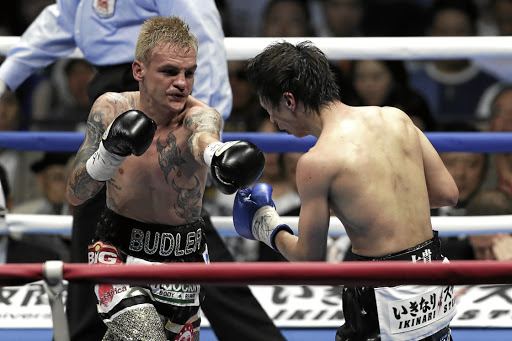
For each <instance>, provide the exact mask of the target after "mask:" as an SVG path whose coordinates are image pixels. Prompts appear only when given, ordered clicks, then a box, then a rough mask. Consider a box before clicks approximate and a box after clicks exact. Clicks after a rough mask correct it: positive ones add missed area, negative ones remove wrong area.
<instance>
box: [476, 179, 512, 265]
mask: <svg viewBox="0 0 512 341" xmlns="http://www.w3.org/2000/svg"><path fill="white" fill-rule="evenodd" d="M511 214H512V197H511V196H510V195H509V194H508V193H506V192H504V191H502V190H500V189H493V190H486V191H482V192H480V193H478V194H477V195H476V196H475V197H474V198H473V199H472V200H471V202H470V203H469V205H468V208H467V215H468V216H485V215H511ZM469 243H470V245H471V247H472V250H473V253H474V259H478V260H512V236H511V235H510V233H494V234H473V235H471V236H469Z"/></svg>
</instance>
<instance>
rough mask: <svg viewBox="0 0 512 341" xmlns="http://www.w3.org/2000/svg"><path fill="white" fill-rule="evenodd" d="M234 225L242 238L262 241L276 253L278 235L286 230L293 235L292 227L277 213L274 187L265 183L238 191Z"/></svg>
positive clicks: (234, 208)
mask: <svg viewBox="0 0 512 341" xmlns="http://www.w3.org/2000/svg"><path fill="white" fill-rule="evenodd" d="M233 224H234V226H235V230H236V232H237V233H238V234H239V235H240V236H242V237H244V238H246V239H253V240H259V241H262V242H264V243H265V244H267V245H268V246H270V247H271V248H272V249H274V250H276V251H278V250H277V248H276V244H275V237H276V235H277V233H278V232H279V231H281V230H285V231H287V232H289V233H291V234H293V231H292V229H291V228H290V226H288V225H286V224H285V223H284V222H283V221H282V220H281V217H279V214H278V213H277V212H276V208H275V204H274V201H273V200H272V186H270V185H269V184H265V183H257V184H255V185H254V187H253V188H252V189H251V188H245V189H241V190H239V191H237V193H236V196H235V202H234V203H233Z"/></svg>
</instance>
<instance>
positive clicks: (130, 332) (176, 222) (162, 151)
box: [67, 16, 264, 341]
mask: <svg viewBox="0 0 512 341" xmlns="http://www.w3.org/2000/svg"><path fill="white" fill-rule="evenodd" d="M197 50H198V41H197V39H196V37H195V36H194V35H193V34H192V33H191V31H190V30H189V27H188V25H187V23H185V22H184V21H183V20H181V19H180V18H178V17H177V16H172V17H153V18H151V19H148V20H146V21H145V22H144V23H143V25H142V27H141V32H140V34H139V37H138V41H137V47H136V50H135V61H134V62H133V64H132V68H133V77H134V79H135V80H137V81H138V83H139V91H130V92H122V93H114V92H109V93H106V94H104V95H102V96H100V97H99V98H98V99H97V100H96V101H95V103H94V104H93V106H92V108H91V112H90V115H89V119H88V122H87V126H88V127H87V133H86V138H85V141H84V143H83V144H82V146H81V147H80V150H79V151H78V153H77V156H76V159H75V162H74V165H73V173H72V174H71V176H70V179H69V183H68V191H67V196H68V200H69V201H70V202H71V203H72V204H73V205H79V204H81V203H83V202H84V201H86V200H88V199H89V198H92V197H93V196H94V195H95V194H96V193H98V191H99V190H100V189H101V188H103V186H105V184H106V187H107V199H106V202H107V207H106V209H105V212H104V213H103V216H102V218H101V220H100V222H99V224H98V228H97V231H96V237H95V242H94V243H93V244H92V245H90V246H89V252H88V257H89V263H91V264H94V265H117V264H121V263H127V264H130V263H131V264H133V263H139V264H140V263H142V264H153V263H162V262H205V263H208V262H209V256H208V247H207V241H206V240H205V234H204V221H203V219H202V218H201V206H202V198H203V194H204V190H205V184H206V177H207V174H208V170H209V168H210V167H211V169H212V177H213V178H214V182H215V184H216V185H217V186H218V188H219V189H220V190H221V191H222V192H224V193H234V192H235V191H236V190H237V189H239V188H243V187H246V186H248V185H250V184H252V183H254V181H256V180H257V179H258V178H259V176H260V175H261V172H262V171H263V167H264V157H263V153H262V152H261V151H260V150H259V149H258V148H257V147H256V146H254V145H253V144H251V143H249V142H246V141H232V142H227V143H222V142H220V131H221V129H222V125H223V120H222V117H221V115H220V113H219V112H218V111H217V110H215V109H214V108H211V107H209V106H207V105H206V104H204V103H203V102H201V101H199V100H198V99H196V98H194V97H192V96H191V95H190V94H191V92H192V88H193V85H194V72H195V70H196V68H197V62H196V56H197ZM107 254H108V257H107V258H106V257H104V255H107ZM202 289H203V288H202V287H201V286H199V285H195V284H187V285H184V284H154V283H151V284H148V285H146V286H130V285H126V284H116V285H97V286H96V287H95V292H96V295H97V298H98V312H99V314H100V316H101V318H102V319H103V321H104V322H105V324H106V325H107V327H108V330H107V332H106V334H105V337H104V340H120V339H122V340H154V341H164V340H174V339H175V338H176V337H177V336H178V335H185V334H186V335H188V337H189V339H192V340H199V328H200V322H201V318H200V312H199V306H200V303H201V301H202V298H203V290H202Z"/></svg>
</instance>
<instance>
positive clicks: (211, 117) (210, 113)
mask: <svg viewBox="0 0 512 341" xmlns="http://www.w3.org/2000/svg"><path fill="white" fill-rule="evenodd" d="M185 125H186V127H187V128H188V129H190V130H192V136H190V138H189V139H188V148H189V150H190V152H191V153H192V155H194V158H195V159H196V160H197V162H199V163H201V164H205V161H204V150H205V148H206V147H207V146H208V145H209V144H210V143H212V142H218V141H220V131H221V130H222V127H223V125H224V121H223V120H222V116H221V115H220V113H219V112H218V111H217V110H215V109H213V108H210V107H208V108H202V109H201V110H199V111H196V112H194V113H190V114H189V115H188V116H187V117H186V118H185Z"/></svg>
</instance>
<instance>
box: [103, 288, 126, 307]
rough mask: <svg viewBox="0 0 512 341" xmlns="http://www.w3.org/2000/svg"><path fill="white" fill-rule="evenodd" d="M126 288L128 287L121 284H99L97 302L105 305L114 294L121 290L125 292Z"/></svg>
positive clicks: (110, 300)
mask: <svg viewBox="0 0 512 341" xmlns="http://www.w3.org/2000/svg"><path fill="white" fill-rule="evenodd" d="M126 290H128V287H127V286H125V285H123V286H119V285H116V286H114V285H112V284H100V285H99V286H98V297H99V299H98V301H99V303H100V304H101V305H102V306H104V307H106V306H107V305H108V304H109V303H110V302H112V299H113V298H114V296H115V295H116V294H120V293H123V292H126Z"/></svg>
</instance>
